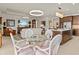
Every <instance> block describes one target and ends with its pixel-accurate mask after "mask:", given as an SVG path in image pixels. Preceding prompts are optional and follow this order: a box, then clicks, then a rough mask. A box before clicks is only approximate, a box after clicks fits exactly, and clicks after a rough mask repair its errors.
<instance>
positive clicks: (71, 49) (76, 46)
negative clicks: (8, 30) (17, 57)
mask: <svg viewBox="0 0 79 59" xmlns="http://www.w3.org/2000/svg"><path fill="white" fill-rule="evenodd" d="M0 55H14V48H13V45H12V43H11V39H10V37H3V46H2V48H0ZM58 55H79V36H73V39H71V40H70V41H68V42H67V43H65V44H64V45H61V46H60V49H59V52H58Z"/></svg>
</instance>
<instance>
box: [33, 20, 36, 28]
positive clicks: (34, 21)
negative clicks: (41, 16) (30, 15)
mask: <svg viewBox="0 0 79 59" xmlns="http://www.w3.org/2000/svg"><path fill="white" fill-rule="evenodd" d="M32 28H36V20H35V19H33V20H32Z"/></svg>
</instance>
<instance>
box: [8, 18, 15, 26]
mask: <svg viewBox="0 0 79 59" xmlns="http://www.w3.org/2000/svg"><path fill="white" fill-rule="evenodd" d="M7 26H8V27H14V26H15V20H11V19H7Z"/></svg>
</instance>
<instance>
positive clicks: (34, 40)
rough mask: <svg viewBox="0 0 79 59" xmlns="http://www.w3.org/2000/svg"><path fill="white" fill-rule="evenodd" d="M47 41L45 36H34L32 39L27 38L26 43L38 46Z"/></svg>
mask: <svg viewBox="0 0 79 59" xmlns="http://www.w3.org/2000/svg"><path fill="white" fill-rule="evenodd" d="M46 40H47V38H46V36H45V35H34V36H32V37H28V38H26V41H27V42H29V44H36V43H39V42H44V41H46Z"/></svg>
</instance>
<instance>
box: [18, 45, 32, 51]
mask: <svg viewBox="0 0 79 59" xmlns="http://www.w3.org/2000/svg"><path fill="white" fill-rule="evenodd" d="M30 47H33V45H28V46H26V47H23V48H19V50H18V51H17V52H20V50H22V49H27V48H30Z"/></svg>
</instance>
